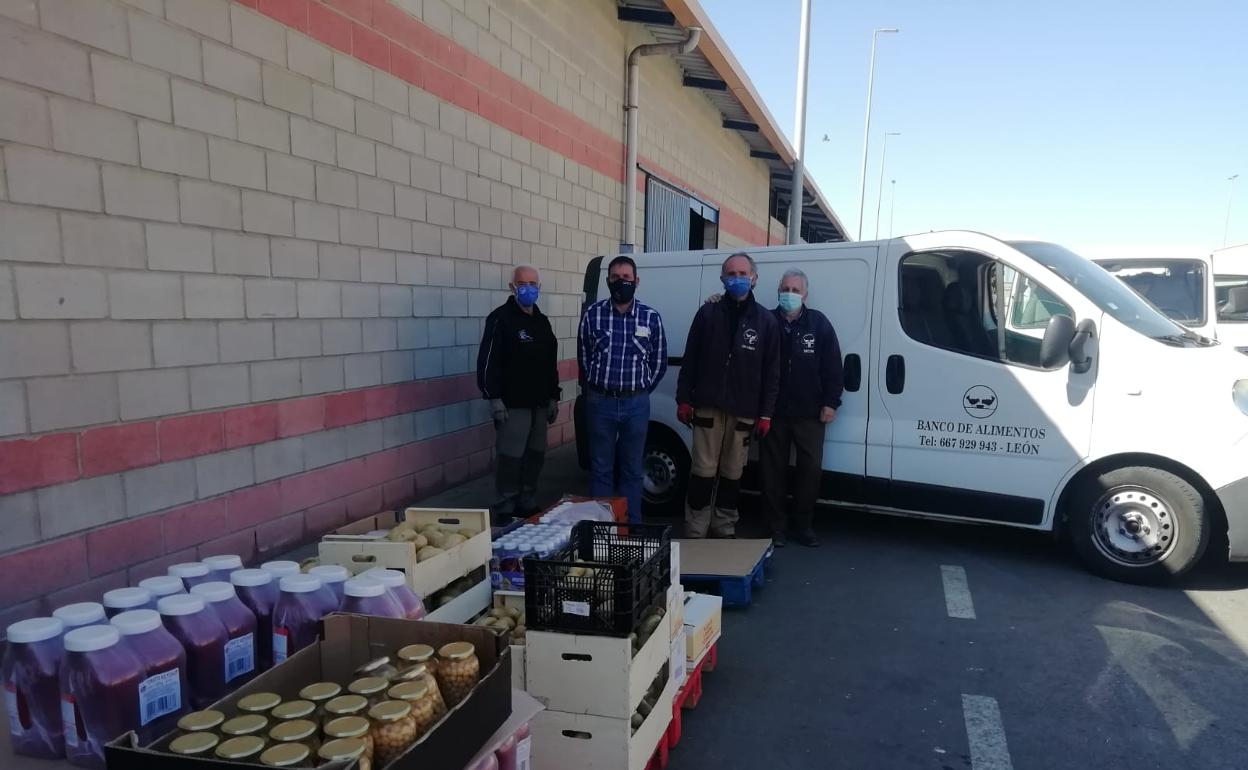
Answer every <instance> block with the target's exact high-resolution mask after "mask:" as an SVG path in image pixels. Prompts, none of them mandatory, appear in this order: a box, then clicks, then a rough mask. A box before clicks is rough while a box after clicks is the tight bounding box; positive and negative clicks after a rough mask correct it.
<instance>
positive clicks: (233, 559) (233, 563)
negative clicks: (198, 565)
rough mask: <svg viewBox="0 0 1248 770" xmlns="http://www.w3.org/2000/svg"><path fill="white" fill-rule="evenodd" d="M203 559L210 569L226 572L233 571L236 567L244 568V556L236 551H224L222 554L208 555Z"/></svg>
mask: <svg viewBox="0 0 1248 770" xmlns="http://www.w3.org/2000/svg"><path fill="white" fill-rule="evenodd" d="M202 561H203V562H204V564H205V565H206V566H207V567H208V569H210V570H212V571H213V572H224V571H226V570H229V571H231V572H233V571H234V570H236V569H242V568H243V557H241V556H239V555H238V554H234V553H223V554H221V555H220V556H208V557H206V558H204V559H203V560H202Z"/></svg>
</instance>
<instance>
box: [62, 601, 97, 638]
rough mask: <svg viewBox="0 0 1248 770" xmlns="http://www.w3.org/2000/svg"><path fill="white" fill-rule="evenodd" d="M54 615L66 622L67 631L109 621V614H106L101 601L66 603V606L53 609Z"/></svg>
mask: <svg viewBox="0 0 1248 770" xmlns="http://www.w3.org/2000/svg"><path fill="white" fill-rule="evenodd" d="M52 617H54V618H56V619H57V620H59V621H61V623H63V624H65V630H66V631H69V630H71V629H74V628H81V627H82V626H94V625H97V624H99V623H107V622H108V616H107V615H105V614H104V605H102V604H100V603H99V602H78V603H77V604H66V605H65V606H64V607H57V608H56V609H54V610H52Z"/></svg>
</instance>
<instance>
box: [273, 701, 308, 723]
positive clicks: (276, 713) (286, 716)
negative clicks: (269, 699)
mask: <svg viewBox="0 0 1248 770" xmlns="http://www.w3.org/2000/svg"><path fill="white" fill-rule="evenodd" d="M315 716H316V704H314V703H313V702H312V701H310V700H288V701H286V702H285V703H281V704H279V705H277V706H275V707H274V708H273V710H272V711H270V712H269V717H270V718H271V719H272V720H273V721H274V722H288V721H290V720H291V719H313V718H314V717H315Z"/></svg>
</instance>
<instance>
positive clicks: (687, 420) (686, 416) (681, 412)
mask: <svg viewBox="0 0 1248 770" xmlns="http://www.w3.org/2000/svg"><path fill="white" fill-rule="evenodd" d="M676 419H677V420H679V421H680V422H681V423H682V424H684V425H687V426H689V427H692V426H693V405H692V404H677V405H676Z"/></svg>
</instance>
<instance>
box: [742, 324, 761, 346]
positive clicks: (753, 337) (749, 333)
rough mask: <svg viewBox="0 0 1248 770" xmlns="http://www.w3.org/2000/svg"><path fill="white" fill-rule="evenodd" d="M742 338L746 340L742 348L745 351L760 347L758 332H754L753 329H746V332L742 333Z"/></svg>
mask: <svg viewBox="0 0 1248 770" xmlns="http://www.w3.org/2000/svg"><path fill="white" fill-rule="evenodd" d="M741 336H742V338H744V340H745V344H744V345H742V346H741V347H742V348H744V349H745V350H754V349H755V346H757V345H758V332H756V331H754V330H753V329H746V330H745V331H743V332H741Z"/></svg>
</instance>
